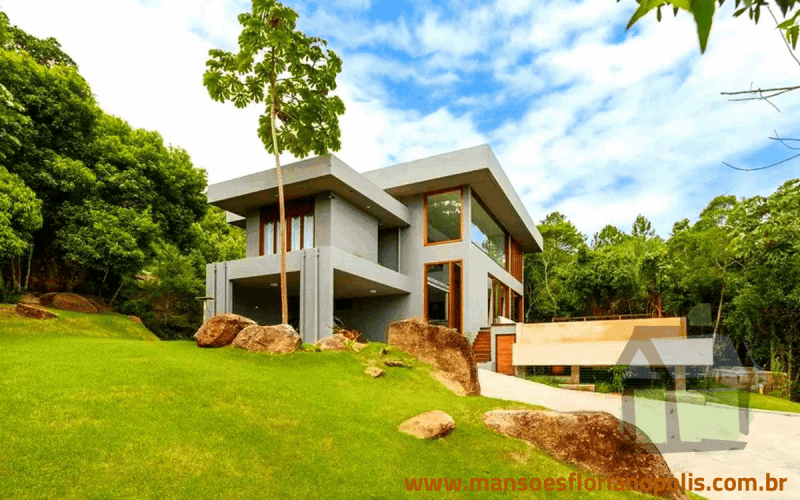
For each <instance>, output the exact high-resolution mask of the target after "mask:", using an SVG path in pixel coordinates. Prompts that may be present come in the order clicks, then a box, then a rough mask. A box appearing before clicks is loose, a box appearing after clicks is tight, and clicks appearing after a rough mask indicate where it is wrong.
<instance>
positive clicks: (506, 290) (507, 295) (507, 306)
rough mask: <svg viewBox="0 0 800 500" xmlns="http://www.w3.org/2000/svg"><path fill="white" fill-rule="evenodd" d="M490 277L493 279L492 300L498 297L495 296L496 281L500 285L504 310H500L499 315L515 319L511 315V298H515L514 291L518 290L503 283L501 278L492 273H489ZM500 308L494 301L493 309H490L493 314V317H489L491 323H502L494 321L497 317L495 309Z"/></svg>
mask: <svg viewBox="0 0 800 500" xmlns="http://www.w3.org/2000/svg"><path fill="white" fill-rule="evenodd" d="M489 279H491V280H492V300H495V299H496V298H497V297H495V291H494V289H495V283H497V285H498V286H499V287H500V294H499V295H501V298H502V301H503V303H502V311H499V314H498V315H499V316H502V317H504V318H508V319H513V318H511V317H510V316H511V300H512V298H513V295H512V293H516V292H514V291H513V290H511V287H510V286H508V285H506V284H505V283H503V282H502V281H500V280H499V279H497V278H495V277H494V276H492V275H491V274H490V275H489ZM499 309H500V307H499V306H498V305H497V304H496V303H495V302H492V310H491V311H490V314H491V315H492V317H491V318H489V324H490V325H498V324H501V323H495V322H494V320H495V319H496V316H495V314H494V312H495V310H499Z"/></svg>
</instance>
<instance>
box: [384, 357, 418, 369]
mask: <svg viewBox="0 0 800 500" xmlns="http://www.w3.org/2000/svg"><path fill="white" fill-rule="evenodd" d="M383 364H384V365H386V366H393V367H396V368H411V367H410V366H406V364H405V363H403V362H402V361H400V360H399V359H384V360H383Z"/></svg>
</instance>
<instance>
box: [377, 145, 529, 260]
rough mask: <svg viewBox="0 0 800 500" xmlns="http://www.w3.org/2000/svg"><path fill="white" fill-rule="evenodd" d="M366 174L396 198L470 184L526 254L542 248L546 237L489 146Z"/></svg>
mask: <svg viewBox="0 0 800 500" xmlns="http://www.w3.org/2000/svg"><path fill="white" fill-rule="evenodd" d="M363 175H364V176H365V177H366V178H368V179H369V180H370V181H372V182H373V183H375V184H376V185H377V186H378V187H380V188H382V189H384V190H385V191H386V192H387V193H389V194H390V195H392V196H394V197H395V198H403V197H407V196H413V195H417V194H421V193H426V192H429V191H435V190H439V189H446V188H448V187H456V186H461V185H467V184H468V185H470V186H471V187H472V190H473V191H474V192H475V193H476V194H477V195H478V197H479V198H480V199H481V201H482V202H483V204H484V205H486V208H487V209H488V210H489V211H490V212H491V213H492V215H494V217H495V218H496V219H497V220H498V222H500V223H501V224H502V225H503V227H504V228H505V229H506V231H508V232H509V233H510V234H511V236H512V237H513V238H515V239H516V240H518V241H519V242H520V244H521V247H522V251H523V252H525V253H530V252H540V251H541V249H542V235H541V234H540V233H539V230H538V229H537V228H536V224H535V223H534V222H533V220H532V219H531V216H530V214H528V211H527V210H526V209H525V205H524V204H523V203H522V200H521V199H520V198H519V195H518V194H517V192H516V190H514V187H513V185H512V184H511V181H510V180H509V179H508V177H506V174H505V172H503V168H502V167H501V166H500V163H499V162H498V161H497V157H495V155H494V153H493V152H492V149H491V148H490V147H489V146H488V145H487V144H484V145H481V146H475V147H471V148H467V149H462V150H459V151H453V152H451V153H445V154H441V155H437V156H431V157H430V158H423V159H421V160H415V161H412V162H408V163H402V164H399V165H394V166H391V167H385V168H380V169H377V170H371V171H369V172H364V174H363Z"/></svg>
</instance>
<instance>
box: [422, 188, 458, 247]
mask: <svg viewBox="0 0 800 500" xmlns="http://www.w3.org/2000/svg"><path fill="white" fill-rule="evenodd" d="M452 191H458V192H459V195H460V198H461V209H460V210H459V211H458V220H459V221H458V224H459V231H458V239H454V240H446V241H435V242H433V243H428V197H429V196H436V195H437V194H443V193H449V192H452ZM422 212H423V213H422V244H423V245H424V246H426V247H430V246H434V245H446V244H448V243H459V242H461V241H464V186H457V187H452V188H445V189H438V190H436V191H430V192H427V193H425V196H423V197H422Z"/></svg>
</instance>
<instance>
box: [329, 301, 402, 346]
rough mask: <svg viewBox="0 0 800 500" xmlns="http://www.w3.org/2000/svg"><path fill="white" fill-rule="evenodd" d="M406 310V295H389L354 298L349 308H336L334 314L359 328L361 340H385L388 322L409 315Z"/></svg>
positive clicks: (349, 324) (347, 323) (350, 325)
mask: <svg viewBox="0 0 800 500" xmlns="http://www.w3.org/2000/svg"><path fill="white" fill-rule="evenodd" d="M408 310H409V296H408V295H389V296H385V297H363V298H354V299H352V308H351V309H349V310H340V309H336V310H334V315H336V316H338V317H340V318H342V319H343V320H344V321H345V324H346V325H347V326H349V327H350V328H355V329H356V330H359V331H360V332H361V341H362V342H363V341H365V340H369V341H372V342H386V334H387V331H388V327H389V324H390V323H391V322H392V321H397V320H401V319H406V318H407V317H409V314H408Z"/></svg>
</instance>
